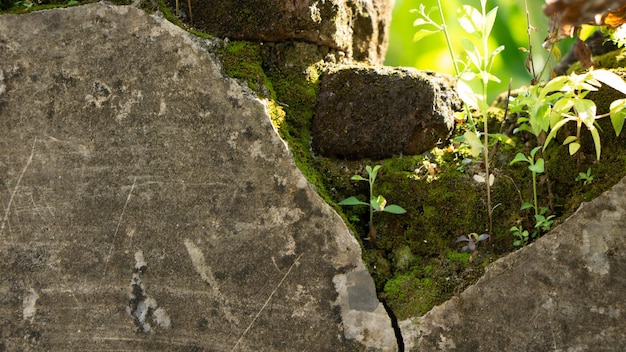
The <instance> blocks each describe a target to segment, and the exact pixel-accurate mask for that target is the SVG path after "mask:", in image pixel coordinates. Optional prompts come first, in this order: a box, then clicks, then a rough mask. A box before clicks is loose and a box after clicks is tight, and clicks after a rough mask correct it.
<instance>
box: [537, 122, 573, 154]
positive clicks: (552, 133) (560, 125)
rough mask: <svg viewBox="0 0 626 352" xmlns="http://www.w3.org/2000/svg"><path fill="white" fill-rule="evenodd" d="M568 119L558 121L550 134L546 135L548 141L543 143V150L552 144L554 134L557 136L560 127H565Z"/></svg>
mask: <svg viewBox="0 0 626 352" xmlns="http://www.w3.org/2000/svg"><path fill="white" fill-rule="evenodd" d="M567 121H569V120H567V119H563V120H561V121H559V122H557V123H556V124H555V125H554V126H553V127H552V130H551V131H550V133H549V134H548V136H547V137H546V141H545V142H544V144H543V150H546V148H547V147H548V144H550V141H551V140H552V138H554V136H556V133H557V132H558V131H559V129H560V128H561V127H563V125H565V124H566V123H567Z"/></svg>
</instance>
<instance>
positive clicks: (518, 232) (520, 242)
mask: <svg viewBox="0 0 626 352" xmlns="http://www.w3.org/2000/svg"><path fill="white" fill-rule="evenodd" d="M510 231H511V232H512V233H513V236H514V237H515V241H513V245H514V246H515V247H520V246H522V247H523V246H525V245H527V244H528V241H529V240H530V234H529V233H528V230H524V228H523V227H522V226H513V227H511V229H510Z"/></svg>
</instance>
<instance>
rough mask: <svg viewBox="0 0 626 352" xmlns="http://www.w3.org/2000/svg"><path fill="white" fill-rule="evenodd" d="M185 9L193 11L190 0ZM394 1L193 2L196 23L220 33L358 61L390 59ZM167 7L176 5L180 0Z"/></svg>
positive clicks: (183, 4) (240, 0)
mask: <svg viewBox="0 0 626 352" xmlns="http://www.w3.org/2000/svg"><path fill="white" fill-rule="evenodd" d="M179 3H180V8H182V9H184V10H185V11H188V6H187V3H186V2H185V1H183V0H181V1H180V2H179ZM393 3H394V1H387V0H373V1H358V0H327V1H313V0H287V1H277V0H236V1H233V0H228V1H224V0H207V1H195V2H193V3H192V9H191V11H192V14H193V21H192V24H193V26H194V27H196V28H198V29H201V30H204V31H206V32H208V33H211V34H213V35H216V36H219V37H227V38H230V39H238V40H252V41H273V42H283V41H289V40H298V41H306V42H311V43H315V44H317V45H321V46H327V47H330V48H334V49H338V50H341V51H343V52H344V53H345V54H346V56H347V57H348V58H350V59H354V60H356V61H364V62H370V63H373V64H381V63H382V62H383V60H384V58H385V53H386V51H387V44H388V32H389V25H390V22H391V11H392V9H393ZM168 5H169V6H170V7H172V8H173V7H175V1H174V0H169V1H168Z"/></svg>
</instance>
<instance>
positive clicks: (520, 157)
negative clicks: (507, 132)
mask: <svg viewBox="0 0 626 352" xmlns="http://www.w3.org/2000/svg"><path fill="white" fill-rule="evenodd" d="M520 161H523V162H527V163H528V162H530V161H529V160H528V158H527V157H526V155H524V154H522V153H517V154H516V155H515V157H514V158H513V160H511V162H510V163H509V165H513V164H515V163H517V162H520Z"/></svg>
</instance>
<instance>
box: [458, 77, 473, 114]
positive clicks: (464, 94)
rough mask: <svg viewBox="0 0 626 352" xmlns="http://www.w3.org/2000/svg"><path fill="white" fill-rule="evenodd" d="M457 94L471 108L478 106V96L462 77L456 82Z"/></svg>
mask: <svg viewBox="0 0 626 352" xmlns="http://www.w3.org/2000/svg"><path fill="white" fill-rule="evenodd" d="M456 86H457V88H456V91H457V94H458V95H459V98H461V100H463V102H464V103H465V104H467V105H468V106H469V107H470V108H472V109H477V108H478V98H477V96H476V94H475V93H474V91H473V90H472V87H471V86H470V85H469V83H468V82H467V81H465V80H463V79H459V80H458V81H457V84H456Z"/></svg>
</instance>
